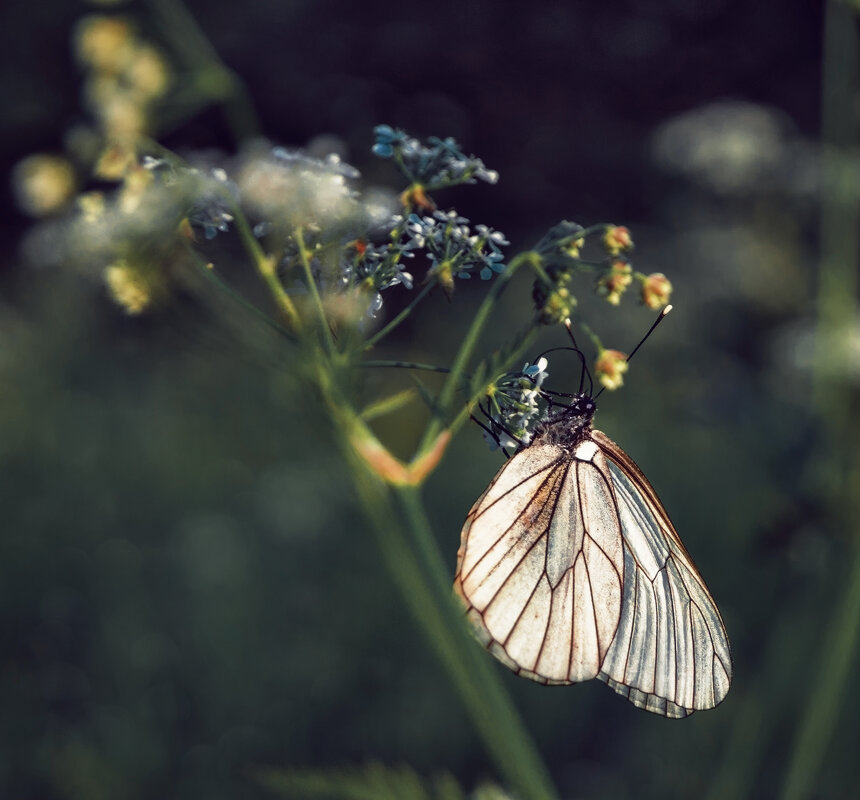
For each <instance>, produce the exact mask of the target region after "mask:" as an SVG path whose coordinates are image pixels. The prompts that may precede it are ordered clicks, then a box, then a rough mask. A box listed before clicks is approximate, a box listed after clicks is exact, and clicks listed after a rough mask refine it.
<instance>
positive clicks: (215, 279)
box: [192, 251, 297, 343]
mask: <svg viewBox="0 0 860 800" xmlns="http://www.w3.org/2000/svg"><path fill="white" fill-rule="evenodd" d="M192 252H193V251H192ZM194 256H195V261H196V262H197V266H198V268H199V270H200V272H201V274H202V275H203V277H204V278H206V280H208V281H209V282H210V283H212V284H213V285H214V286H216V287H217V288H218V290H219V291H221V292H222V293H224V294H225V295H226V296H227V297H229V298H230V299H231V300H232V301H233V302H234V303H236V304H237V305H239V306H241V307H242V308H244V309H245V310H246V311H248V312H250V313H251V314H253V315H254V316H255V317H256V318H257V319H259V320H260V321H261V322H263V323H264V324H266V325H268V326H269V327H270V328H271V329H272V330H274V331H276V332H277V333H279V334H280V335H281V336H283V337H284V338H285V339H288V340H289V341H291V342H293V343H295V342H296V341H297V340H296V337H295V336H294V335H293V334H292V333H291V332H290V331H288V330H287V329H286V328H285V327H284V326H283V325H279V324H278V323H277V322H276V321H275V320H273V319H272V318H271V317H270V316H269V315H268V314H264V313H263V312H262V311H260V309H259V308H257V306H255V305H254V304H253V303H252V302H250V301H249V300H246V299H245V298H244V297H242V295H240V294H239V293H238V292H236V291H235V290H234V289H233V288H232V287H231V286H229V285H228V284H227V283H226V282H225V281H224V280H223V278H221V276H220V275H218V274H217V273H216V272H215V270H214V269H213V268H212V267H210V266H209V265H208V264H204V263H203V260H202V259H201V258H200V257H199V256H198V255H197V254H196V253H194Z"/></svg>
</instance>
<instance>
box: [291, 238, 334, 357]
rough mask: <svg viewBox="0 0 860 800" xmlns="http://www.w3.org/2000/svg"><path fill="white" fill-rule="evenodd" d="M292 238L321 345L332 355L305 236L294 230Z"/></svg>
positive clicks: (324, 315)
mask: <svg viewBox="0 0 860 800" xmlns="http://www.w3.org/2000/svg"><path fill="white" fill-rule="evenodd" d="M294 236H295V239H296V244H297V245H298V246H299V261H300V262H301V265H302V269H303V270H304V273H305V280H306V281H307V283H308V292H310V295H311V298H312V299H313V302H314V307H315V308H316V310H317V317H318V318H319V325H320V329H321V330H322V336H323V344H324V346H325V348H326V350H327V351H328V352H329V353H334V352H335V350H336V348H335V342H334V336H333V335H332V332H331V327H330V326H329V323H328V319H327V317H326V314H325V308H324V307H323V302H322V298H321V297H320V292H319V289H318V288H317V282H316V280H315V279H314V274H313V272H312V271H311V262H310V259H309V258H308V250H307V247H306V246H305V236H304V233H303V232H302V229H301V228H296V230H295V234H294Z"/></svg>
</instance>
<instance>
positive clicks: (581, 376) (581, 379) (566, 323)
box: [564, 317, 650, 395]
mask: <svg viewBox="0 0 860 800" xmlns="http://www.w3.org/2000/svg"><path fill="white" fill-rule="evenodd" d="M564 327H565V328H567V335H568V336H570V341H571V342H573V349H574V350H575V351H576V352H577V354H578V355H579V360H580V361H581V362H582V370H581V371H580V373H579V394H582V387H583V385H584V383H585V376H586V375H587V376H588V394H589V395H592V394H594V381H593V380H592V379H591V373H590V372H589V371H588V365H587V364H586V363H585V356H584V355H583V353H582V350H580V349H579V345H578V344H577V343H576V337H575V336H574V335H573V326H572V325H571V323H570V317H568V318H567V319H566V320H565V321H564ZM649 333H650V331H649Z"/></svg>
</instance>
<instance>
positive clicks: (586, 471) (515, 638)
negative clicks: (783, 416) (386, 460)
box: [454, 393, 732, 718]
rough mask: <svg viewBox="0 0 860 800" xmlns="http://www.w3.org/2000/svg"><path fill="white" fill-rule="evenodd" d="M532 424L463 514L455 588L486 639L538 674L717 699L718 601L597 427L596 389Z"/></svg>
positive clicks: (656, 700) (721, 669)
mask: <svg viewBox="0 0 860 800" xmlns="http://www.w3.org/2000/svg"><path fill="white" fill-rule="evenodd" d="M556 409H557V410H556V411H554V412H551V413H550V415H549V416H548V418H547V419H546V420H545V421H544V422H542V423H540V424H539V425H538V426H537V427H536V428H535V434H534V436H533V438H532V440H531V443H530V444H529V445H528V446H526V447H525V448H524V449H522V450H520V452H518V453H517V454H516V455H514V456H513V457H512V458H510V460H508V461H507V462H506V463H505V464H504V465H503V466H502V468H501V469H500V470H499V472H498V474H497V475H496V476H495V478H493V480H492V481H491V482H490V485H489V487H487V490H486V491H485V492H484V493H483V494H482V495H481V496H480V497H479V498H478V500H477V502H476V503H475V504H474V505H473V506H472V509H471V510H470V511H469V514H468V516H467V517H466V522H465V524H464V526H463V530H462V533H461V543H460V549H459V551H458V553H457V572H456V576H455V579H454V590H455V592H456V593H457V594H458V595H459V596H460V597H461V598H462V600H463V602H464V603H465V606H466V613H467V615H468V618H469V620H470V622H471V623H472V626H473V628H474V631H475V633H476V635H477V637H478V638H479V640H480V641H481V642H482V643H483V644H484V645H485V646H486V647H487V649H488V650H489V651H490V652H491V653H492V654H493V655H494V656H495V657H496V658H497V659H499V661H501V662H502V663H503V664H505V665H506V666H507V667H509V668H510V669H512V670H513V671H514V672H516V673H517V674H518V675H522V676H524V677H527V678H531V679H532V680H535V681H538V682H540V683H544V684H570V683H577V682H579V681H585V680H588V679H590V678H599V679H600V680H601V681H603V682H604V683H606V684H608V685H609V686H611V687H612V688H613V689H614V690H615V691H616V692H618V693H619V694H622V695H624V696H625V697H626V698H627V699H628V700H630V701H631V702H632V703H633V704H634V705H635V706H637V707H639V708H644V709H645V710H647V711H652V712H654V713H656V714H661V715H663V716H666V717H672V718H680V717H686V716H688V715H690V714H692V713H693V712H694V711H699V710H702V709H708V708H713V707H714V706H716V705H718V704H719V703H720V702H722V700H723V698H725V696H726V693H727V692H728V690H729V684H730V683H731V679H732V661H731V654H730V652H729V643H728V638H727V636H726V629H725V626H724V625H723V620H722V618H721V617H720V612H719V611H718V610H717V606H716V604H715V603H714V601H713V599H712V598H711V595H710V593H709V592H708V589H707V587H706V586H705V582H704V581H703V580H702V577H701V575H700V574H699V571H698V570H697V569H696V567H695V565H694V564H693V560H692V558H690V555H689V553H688V552H687V549H686V548H685V547H684V545H683V543H682V542H681V539H680V538H679V537H678V534H677V533H676V531H675V528H674V526H673V525H672V522H671V521H670V519H669V516H668V514H667V513H666V510H665V509H664V508H663V504H662V503H661V502H660V500H659V498H658V497H657V494H656V492H655V491H654V489H653V488H652V486H651V484H650V483H649V482H648V479H647V478H646V477H645V475H644V474H643V473H642V471H641V470H640V469H639V467H637V466H636V464H635V463H634V462H633V459H631V458H630V456H628V455H627V454H626V453H625V452H624V451H623V450H622V449H621V448H620V447H619V446H618V445H617V444H616V443H615V442H613V441H612V440H611V439H610V438H609V437H608V436H607V435H606V434H605V433H602V432H601V431H599V430H595V429H594V428H593V426H592V419H593V417H594V413H595V410H596V406H595V402H594V399H593V398H592V397H591V396H590V394H589V393H580V394H577V395H573V396H572V397H571V400H570V404H569V405H562V406H561V407H560V408H559V406H558V404H556Z"/></svg>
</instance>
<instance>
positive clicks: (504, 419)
mask: <svg viewBox="0 0 860 800" xmlns="http://www.w3.org/2000/svg"><path fill="white" fill-rule="evenodd" d="M547 365H548V362H547V360H546V359H545V358H539V359H538V360H537V361H536V362H535V363H534V364H529V363H526V364H525V365H523V368H522V370H521V371H520V372H509V373H507V374H506V375H504V376H503V377H502V378H500V379H499V380H498V381H497V382H496V383H495V384H493V386H492V387H491V388H490V390H489V392H488V393H487V403H488V406H489V408H488V409H487V410H486V414H487V416H488V417H489V422H490V425H489V428H488V429H486V430H485V431H484V438H485V439H486V440H487V442H488V443H489V445H490V447H491V448H492V449H493V450H495V449H496V448H497V447H501V448H502V449H504V450H509V449H513V450H516V449H518V448H520V447H523V446H527V445H529V444H531V441H532V437H533V436H534V427H535V423H536V422H539V421H540V420H541V419H543V417H544V416H545V414H546V407H545V404H544V403H543V402H541V401H542V395H541V386H542V385H543V382H544V381H545V380H546V378H547V376H548V375H549V373H548V372H547V371H546V368H547Z"/></svg>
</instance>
